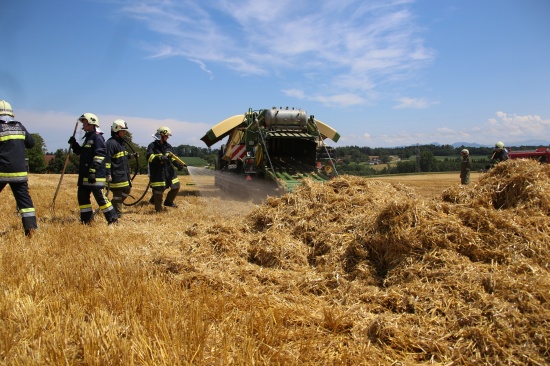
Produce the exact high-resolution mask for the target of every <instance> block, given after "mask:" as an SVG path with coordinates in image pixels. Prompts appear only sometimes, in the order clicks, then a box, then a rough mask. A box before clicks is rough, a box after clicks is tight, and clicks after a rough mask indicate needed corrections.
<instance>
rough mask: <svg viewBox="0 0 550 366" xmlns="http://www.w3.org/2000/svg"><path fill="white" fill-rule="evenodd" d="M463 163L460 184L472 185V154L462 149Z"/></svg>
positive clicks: (461, 164)
mask: <svg viewBox="0 0 550 366" xmlns="http://www.w3.org/2000/svg"><path fill="white" fill-rule="evenodd" d="M460 155H462V162H461V163H460V184H464V185H467V184H470V169H472V162H471V161H470V152H469V151H468V150H467V149H462V151H461V152H460Z"/></svg>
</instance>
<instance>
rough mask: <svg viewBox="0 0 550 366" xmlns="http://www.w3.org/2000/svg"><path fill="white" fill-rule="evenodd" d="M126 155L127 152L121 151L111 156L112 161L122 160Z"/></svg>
mask: <svg viewBox="0 0 550 366" xmlns="http://www.w3.org/2000/svg"><path fill="white" fill-rule="evenodd" d="M125 155H128V151H121V152H118V153H116V154H115V155H113V156H112V157H113V159H118V158H122V157H123V156H125Z"/></svg>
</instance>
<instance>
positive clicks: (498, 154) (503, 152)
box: [491, 141, 508, 164]
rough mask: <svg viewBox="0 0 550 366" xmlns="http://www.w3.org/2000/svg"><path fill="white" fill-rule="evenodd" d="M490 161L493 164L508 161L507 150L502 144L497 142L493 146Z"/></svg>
mask: <svg viewBox="0 0 550 366" xmlns="http://www.w3.org/2000/svg"><path fill="white" fill-rule="evenodd" d="M491 160H493V161H494V162H495V164H498V163H500V162H502V161H505V160H508V150H507V149H506V148H505V147H504V142H502V141H499V142H497V143H496V144H495V148H494V150H493V154H492V155H491Z"/></svg>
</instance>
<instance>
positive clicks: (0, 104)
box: [0, 100, 13, 117]
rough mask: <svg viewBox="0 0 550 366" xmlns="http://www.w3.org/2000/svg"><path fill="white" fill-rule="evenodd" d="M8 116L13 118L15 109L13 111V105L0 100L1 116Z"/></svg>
mask: <svg viewBox="0 0 550 366" xmlns="http://www.w3.org/2000/svg"><path fill="white" fill-rule="evenodd" d="M3 114H7V115H8V116H12V117H13V109H11V104H9V103H8V102H6V101H5V100H0V115H3Z"/></svg>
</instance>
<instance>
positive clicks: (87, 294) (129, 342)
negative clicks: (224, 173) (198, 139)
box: [0, 161, 550, 365]
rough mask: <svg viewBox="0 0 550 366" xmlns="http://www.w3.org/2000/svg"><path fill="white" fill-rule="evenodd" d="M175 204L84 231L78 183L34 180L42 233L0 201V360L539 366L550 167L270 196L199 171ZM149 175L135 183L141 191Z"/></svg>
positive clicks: (99, 220)
mask: <svg viewBox="0 0 550 366" xmlns="http://www.w3.org/2000/svg"><path fill="white" fill-rule="evenodd" d="M191 173H192V175H191V176H189V177H188V176H186V177H181V180H182V189H181V191H180V194H179V196H178V198H177V202H176V203H177V204H178V205H179V207H178V208H175V209H169V210H167V211H165V212H162V213H160V214H155V213H154V208H153V206H152V205H150V204H148V203H147V200H148V198H149V194H148V195H147V196H146V197H145V199H144V200H143V202H141V203H139V204H137V205H135V206H131V207H125V213H124V216H123V217H122V218H121V220H120V223H119V224H118V225H117V226H107V224H106V222H105V219H104V218H103V216H102V215H101V214H98V216H97V217H96V220H95V222H94V223H93V224H92V225H91V226H85V225H81V224H80V223H79V221H78V215H79V214H78V204H77V202H76V176H74V175H65V176H64V178H63V183H62V185H61V189H60V191H59V194H58V196H57V198H56V201H55V210H52V199H53V195H54V192H55V188H56V186H57V183H58V181H59V175H31V176H30V183H29V184H30V187H31V195H32V197H33V200H34V201H35V206H36V209H37V214H38V217H39V226H40V230H39V231H38V232H37V233H36V235H34V236H33V237H32V238H30V239H29V238H26V237H25V236H24V235H23V229H22V227H21V222H20V218H19V217H18V216H17V215H16V212H15V201H14V200H13V197H12V194H11V191H10V189H9V187H7V188H5V189H4V191H2V192H1V193H0V209H1V210H2V213H3V218H4V219H3V220H2V223H1V224H0V240H1V242H2V243H1V244H0V278H1V280H0V286H1V291H2V297H1V298H0V363H2V364H9V365H18V364H20V365H28V364H36V365H52V364H66V365H93V364H95V365H232V364H236V365H252V364H256V365H271V364H279V365H321V364H323V365H324V364H333V365H360V364H362V365H371V364H380V365H395V364H402V365H420V364H426V365H427V364H440V365H449V364H454V365H470V364H515V365H539V364H540V365H542V364H547V363H549V362H550V345H549V343H548V342H549V341H548V339H550V330H549V329H550V303H549V300H550V277H549V274H548V271H549V257H550V254H549V253H548V246H549V243H550V237H549V235H550V234H549V233H550V227H549V225H548V214H550V198H549V197H548V193H547V192H548V188H549V187H550V170H549V169H548V166H540V165H538V164H536V163H532V162H515V161H514V162H510V163H509V164H502V165H501V166H499V167H497V169H495V170H494V171H493V172H491V173H488V174H486V175H483V176H482V175H480V174H478V173H472V183H471V185H470V186H468V187H462V186H459V184H458V183H459V176H458V172H457V173H452V174H430V175H418V176H401V177H383V178H381V177H379V178H368V179H363V178H357V177H350V176H344V177H339V178H337V179H334V180H332V181H330V182H327V183H325V184H322V185H321V184H316V183H307V184H304V186H303V187H302V188H301V189H299V190H297V191H296V192H294V193H290V194H287V195H282V196H280V197H270V198H267V199H266V200H265V201H264V202H258V201H257V200H255V201H249V200H246V199H245V200H235V199H233V198H232V197H224V196H221V195H220V192H219V191H218V190H217V189H216V187H215V186H214V184H213V183H214V179H213V177H212V175H211V174H209V173H208V172H207V171H206V170H201V169H198V168H191ZM146 183H147V180H146V177H144V176H138V177H136V180H135V181H134V190H133V195H134V196H136V197H137V196H139V195H140V194H141V193H142V192H143V189H144V188H145V186H146Z"/></svg>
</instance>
